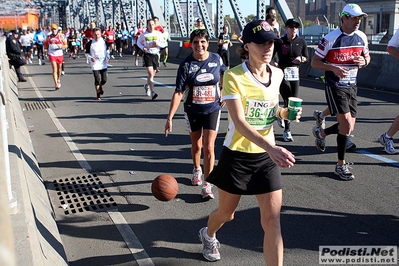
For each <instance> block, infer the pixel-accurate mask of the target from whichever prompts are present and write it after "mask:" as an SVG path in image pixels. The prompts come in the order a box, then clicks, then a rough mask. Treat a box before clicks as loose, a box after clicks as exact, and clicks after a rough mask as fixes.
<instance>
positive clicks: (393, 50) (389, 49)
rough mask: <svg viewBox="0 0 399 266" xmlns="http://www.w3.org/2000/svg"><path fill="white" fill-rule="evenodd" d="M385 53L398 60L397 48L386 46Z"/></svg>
mask: <svg viewBox="0 0 399 266" xmlns="http://www.w3.org/2000/svg"><path fill="white" fill-rule="evenodd" d="M387 52H388V53H389V54H390V55H392V56H393V57H395V58H396V59H398V60H399V50H398V47H395V46H387Z"/></svg>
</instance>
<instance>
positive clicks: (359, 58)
mask: <svg viewBox="0 0 399 266" xmlns="http://www.w3.org/2000/svg"><path fill="white" fill-rule="evenodd" d="M366 16H367V14H366V13H364V12H363V11H362V9H361V8H360V6H358V5H357V4H347V5H346V6H345V7H344V9H343V10H342V12H341V21H342V26H341V27H340V28H338V29H336V30H334V31H332V32H330V33H329V34H327V35H326V36H325V37H324V38H323V39H322V40H321V41H320V43H319V45H318V47H317V49H316V51H315V55H314V57H313V59H312V63H311V65H312V67H314V68H317V69H320V70H324V71H325V82H326V84H325V90H326V100H327V104H328V108H329V110H330V112H331V115H332V116H336V117H337V121H338V123H336V124H334V125H332V126H331V127H329V128H326V129H323V128H322V127H320V126H315V127H314V128H313V135H314V136H315V137H316V142H315V143H316V147H317V149H318V150H320V151H322V152H323V151H324V150H325V137H326V136H327V135H331V134H336V135H337V149H338V163H337V165H336V166H335V171H334V173H335V174H336V175H338V176H339V177H340V178H341V179H343V180H353V179H354V178H355V176H354V175H353V174H352V173H351V172H350V171H349V166H348V165H349V164H348V163H347V162H345V152H346V145H347V142H348V138H349V135H350V134H351V132H352V131H353V129H354V127H355V122H356V114H357V99H356V98H357V86H356V82H357V72H358V70H359V68H363V67H365V66H367V65H368V63H370V59H371V58H370V54H369V48H368V41H367V37H366V35H365V34H364V33H363V32H362V31H360V30H359V26H360V22H361V20H362V19H363V18H364V17H366Z"/></svg>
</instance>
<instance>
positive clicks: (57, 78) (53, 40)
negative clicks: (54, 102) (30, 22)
mask: <svg viewBox="0 0 399 266" xmlns="http://www.w3.org/2000/svg"><path fill="white" fill-rule="evenodd" d="M45 46H46V47H47V49H48V56H49V59H50V63H51V67H52V69H53V79H54V84H55V90H59V89H60V88H61V71H62V64H63V63H64V53H63V51H62V49H63V48H66V47H67V42H66V40H65V38H64V36H63V35H62V34H61V33H60V32H58V27H57V25H56V24H51V34H49V35H48V36H47V39H46V42H45Z"/></svg>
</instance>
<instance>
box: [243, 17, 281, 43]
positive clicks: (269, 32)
mask: <svg viewBox="0 0 399 266" xmlns="http://www.w3.org/2000/svg"><path fill="white" fill-rule="evenodd" d="M271 40H274V41H277V42H281V40H280V38H279V37H277V35H276V34H275V33H274V31H273V28H272V26H270V25H269V23H267V22H266V21H265V20H259V19H258V20H252V21H251V22H249V23H248V24H247V25H246V26H245V28H244V30H243V31H242V41H243V43H244V44H246V43H249V42H254V43H257V44H262V43H265V42H268V41H271Z"/></svg>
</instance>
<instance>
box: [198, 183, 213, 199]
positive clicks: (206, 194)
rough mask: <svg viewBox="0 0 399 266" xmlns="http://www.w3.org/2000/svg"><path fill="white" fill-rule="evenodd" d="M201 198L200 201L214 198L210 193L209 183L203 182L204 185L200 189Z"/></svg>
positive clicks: (210, 186)
mask: <svg viewBox="0 0 399 266" xmlns="http://www.w3.org/2000/svg"><path fill="white" fill-rule="evenodd" d="M201 196H202V199H205V200H209V199H214V198H215V195H213V192H212V185H211V184H210V183H208V182H206V181H205V182H204V185H203V186H202V189H201Z"/></svg>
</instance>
